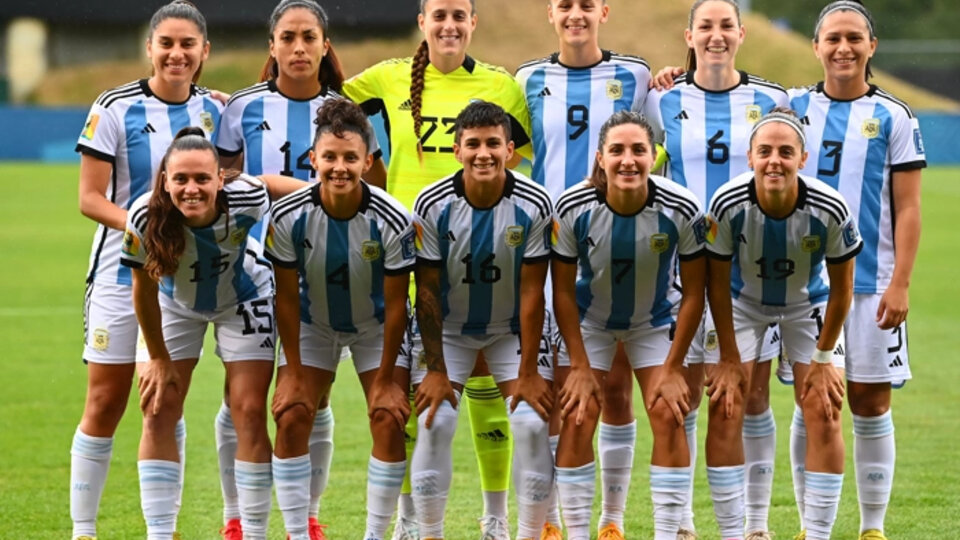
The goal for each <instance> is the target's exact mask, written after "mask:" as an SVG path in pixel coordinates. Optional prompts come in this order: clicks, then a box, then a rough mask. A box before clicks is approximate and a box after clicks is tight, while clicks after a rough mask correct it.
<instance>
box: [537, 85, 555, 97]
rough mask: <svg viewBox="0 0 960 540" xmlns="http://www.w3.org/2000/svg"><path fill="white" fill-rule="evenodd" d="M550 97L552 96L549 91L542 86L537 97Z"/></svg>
mask: <svg viewBox="0 0 960 540" xmlns="http://www.w3.org/2000/svg"><path fill="white" fill-rule="evenodd" d="M552 95H553V94H551V93H550V89H549V88H547V87H546V86H544V87H543V90H541V91H540V93H539V94H537V97H546V96H552Z"/></svg>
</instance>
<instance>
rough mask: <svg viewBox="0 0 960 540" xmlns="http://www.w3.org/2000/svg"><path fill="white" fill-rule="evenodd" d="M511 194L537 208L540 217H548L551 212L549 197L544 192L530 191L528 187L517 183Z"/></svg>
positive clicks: (538, 190)
mask: <svg viewBox="0 0 960 540" xmlns="http://www.w3.org/2000/svg"><path fill="white" fill-rule="evenodd" d="M513 192H514V193H515V194H516V195H517V196H518V197H520V198H522V199H526V200H528V201H530V202H531V203H533V204H534V206H536V207H537V210H539V211H540V217H542V218H545V217H548V216H550V214H551V213H552V212H553V209H552V208H551V206H550V196H549V195H547V193H546V191H543V190H540V189H531V188H530V186H528V185H525V184H524V183H523V182H517V183H516V184H515V185H514V189H513Z"/></svg>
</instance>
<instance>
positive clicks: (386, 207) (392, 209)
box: [370, 190, 410, 229]
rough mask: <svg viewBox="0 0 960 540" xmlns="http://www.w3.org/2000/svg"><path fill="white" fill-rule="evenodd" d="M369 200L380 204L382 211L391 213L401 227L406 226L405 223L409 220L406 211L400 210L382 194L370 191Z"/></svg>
mask: <svg viewBox="0 0 960 540" xmlns="http://www.w3.org/2000/svg"><path fill="white" fill-rule="evenodd" d="M370 202H371V203H373V202H376V203H377V205H378V206H381V207H382V208H383V211H384V212H386V213H388V214H389V215H391V216H392V217H393V219H394V220H395V221H396V222H397V223H399V224H400V228H401V229H403V227H406V225H407V223H408V222H409V221H410V217H409V215H407V213H406V212H404V211H402V210H400V209H399V208H397V206H396V205H395V204H391V201H390V200H389V199H386V198H385V197H384V196H383V195H380V194H378V193H375V192H374V191H373V190H371V191H370Z"/></svg>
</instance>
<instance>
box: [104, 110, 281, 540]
mask: <svg viewBox="0 0 960 540" xmlns="http://www.w3.org/2000/svg"><path fill="white" fill-rule="evenodd" d="M231 180H234V181H231ZM297 184H299V182H297ZM285 191H286V192H289V191H290V189H289V187H288V188H287V189H286V190H285ZM275 194H276V193H275ZM269 207H270V200H269V193H268V191H267V187H266V185H265V184H264V183H263V182H262V181H260V180H258V179H256V178H253V177H249V176H239V177H235V178H227V177H225V175H224V173H223V170H222V169H221V168H220V163H219V158H218V156H217V152H216V149H215V148H214V146H213V143H211V142H210V141H209V140H207V139H206V138H205V137H204V132H203V130H202V129H200V128H195V127H188V128H184V129H182V130H180V132H179V133H178V134H177V136H176V137H175V138H174V140H173V142H172V143H171V144H170V147H169V148H168V149H167V151H166V154H164V155H163V157H162V159H161V161H160V166H159V170H158V173H157V177H156V180H155V182H154V185H153V191H152V192H150V193H146V194H144V195H142V196H140V197H139V198H138V199H137V200H136V201H134V203H133V204H132V205H131V207H130V212H129V213H128V216H127V232H126V234H125V235H124V239H123V248H122V252H121V259H120V260H121V263H122V264H123V265H124V266H126V267H128V268H130V269H131V271H132V274H133V305H134V309H135V311H136V313H137V320H138V322H139V323H140V331H141V334H142V336H143V340H144V343H145V345H146V350H145V351H141V354H139V355H138V362H139V363H138V374H139V381H138V387H139V390H140V408H141V410H142V411H143V433H142V435H141V439H140V451H139V454H138V462H137V465H138V468H139V471H140V499H141V507H142V509H143V517H144V520H145V521H146V523H147V538H150V539H158V540H165V539H170V538H172V537H173V533H174V525H175V523H176V518H177V512H178V510H179V509H178V507H177V498H178V493H179V489H180V487H179V485H180V480H179V470H180V464H179V463H178V461H179V459H180V457H179V456H180V455H179V453H178V451H177V444H176V439H175V436H174V431H175V426H176V424H177V419H179V418H180V417H181V416H182V414H183V402H184V399H185V398H186V394H187V390H188V389H189V387H190V377H191V374H192V372H193V368H194V367H196V365H197V361H198V359H199V356H200V351H201V348H202V347H203V336H204V333H205V332H206V329H207V324H208V323H211V322H212V323H213V324H214V332H215V336H216V339H217V353H218V355H219V356H220V357H221V359H222V360H223V362H224V366H225V368H226V372H227V378H226V380H227V384H228V385H229V387H230V394H231V396H233V401H232V404H233V408H232V411H231V412H232V417H233V421H234V424H235V425H236V429H237V458H236V461H235V465H234V468H235V469H236V478H237V491H238V493H239V499H240V516H241V522H242V523H243V528H244V537H245V538H251V539H265V538H266V534H267V519H268V518H269V515H270V501H271V499H270V497H271V490H270V487H271V471H270V440H269V439H268V437H267V424H266V398H267V391H268V389H269V387H270V379H271V376H272V374H273V357H274V341H275V340H276V331H275V328H274V325H273V283H272V281H271V275H270V267H269V265H268V264H267V263H266V261H264V260H262V259H261V258H259V257H258V256H257V253H258V252H259V250H261V249H262V248H261V247H260V246H257V245H256V244H257V243H258V242H257V241H256V240H255V239H253V238H252V237H251V236H250V235H249V230H250V228H251V227H253V225H254V224H255V223H256V222H257V221H259V220H260V219H262V218H263V216H264V215H265V214H266V212H267V210H268V209H269Z"/></svg>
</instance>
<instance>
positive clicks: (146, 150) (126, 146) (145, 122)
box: [76, 79, 223, 285]
mask: <svg viewBox="0 0 960 540" xmlns="http://www.w3.org/2000/svg"><path fill="white" fill-rule="evenodd" d="M222 108H223V106H222V105H221V104H220V102H219V101H217V100H215V99H213V98H211V97H210V93H209V92H208V91H207V90H206V89H204V88H200V87H197V86H191V88H190V97H189V98H188V99H187V100H186V101H185V102H183V103H169V102H166V101H163V100H161V99H160V98H158V97H157V96H155V95H154V94H153V91H152V90H150V86H149V85H148V84H147V80H146V79H143V80H139V81H133V82H131V83H128V84H125V85H123V86H118V87H116V88H114V89H112V90H107V91H106V92H104V93H102V94H100V97H99V98H97V101H96V102H95V103H94V104H93V106H92V107H90V113H89V115H88V116H87V121H86V123H85V124H84V126H83V131H82V132H81V133H80V137H79V138H78V139H77V147H76V151H77V152H80V153H82V154H85V155H87V156H91V157H94V158H96V159H99V160H102V161H106V162H109V163H110V164H111V165H113V175H112V176H111V178H110V183H109V184H108V185H107V191H106V198H107V200H109V201H110V202H112V203H113V204H115V205H117V206H118V207H120V208H122V209H124V210H129V209H130V205H131V203H133V201H135V200H136V199H137V197H139V196H141V195H143V194H144V193H146V192H147V191H149V190H150V189H152V185H151V184H152V182H153V180H154V175H155V174H156V172H157V169H159V167H160V161H161V160H162V159H163V155H164V153H166V151H167V148H168V147H169V146H170V143H171V142H172V141H173V137H174V136H175V135H176V134H177V132H178V131H180V130H181V129H183V128H185V127H188V126H197V127H200V128H202V129H203V131H204V132H205V133H206V135H207V137H208V138H209V139H210V140H211V141H214V142H216V140H217V126H218V125H219V123H220V111H221V109H222ZM122 241H123V231H118V230H116V229H111V228H109V227H107V226H105V225H103V224H99V225H98V226H97V231H96V233H95V234H94V237H93V248H92V249H91V252H90V266H89V269H88V272H87V281H96V282H99V283H115V284H120V285H130V284H132V283H133V281H132V277H131V275H130V269H129V268H126V267H124V266H122V265H121V264H120V244H121V243H122Z"/></svg>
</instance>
